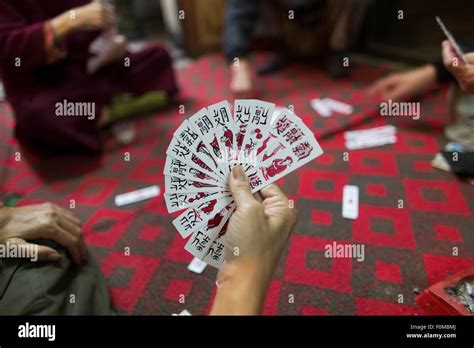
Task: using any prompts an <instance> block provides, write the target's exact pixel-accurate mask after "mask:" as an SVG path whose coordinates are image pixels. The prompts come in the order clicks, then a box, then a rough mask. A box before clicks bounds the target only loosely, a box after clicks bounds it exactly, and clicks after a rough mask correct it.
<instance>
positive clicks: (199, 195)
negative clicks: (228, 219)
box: [164, 192, 226, 213]
mask: <svg viewBox="0 0 474 348" xmlns="http://www.w3.org/2000/svg"><path fill="white" fill-rule="evenodd" d="M225 195H226V194H225V193H224V192H189V193H173V194H167V193H165V195H164V196H165V202H166V208H167V209H168V213H174V212H177V211H180V210H183V209H187V208H190V207H194V206H196V205H199V204H201V203H206V202H209V201H211V200H213V199H217V198H220V197H224V196H225Z"/></svg>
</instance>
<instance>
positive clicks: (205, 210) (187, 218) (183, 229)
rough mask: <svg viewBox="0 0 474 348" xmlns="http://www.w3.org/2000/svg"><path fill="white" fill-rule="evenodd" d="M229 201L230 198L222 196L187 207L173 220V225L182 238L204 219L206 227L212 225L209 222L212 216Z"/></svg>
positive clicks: (230, 200) (194, 229) (197, 226)
mask: <svg viewBox="0 0 474 348" xmlns="http://www.w3.org/2000/svg"><path fill="white" fill-rule="evenodd" d="M231 202H232V198H230V197H222V198H219V199H214V200H211V201H209V202H205V203H201V204H200V205H197V206H195V207H191V208H188V209H186V210H185V211H184V212H183V213H181V215H179V216H178V217H177V218H176V219H174V220H173V225H174V227H175V228H176V229H177V230H178V232H179V234H180V235H181V236H182V237H183V238H186V237H188V236H189V235H190V234H192V233H193V232H194V231H196V230H197V229H198V228H199V227H200V226H201V225H202V224H203V223H205V222H206V221H207V225H208V227H214V226H213V225H212V224H211V222H212V221H214V220H213V217H214V216H216V215H217V214H218V213H219V212H220V211H221V210H223V209H224V208H225V207H226V206H227V205H229V204H230V203H231ZM217 219H218V218H217Z"/></svg>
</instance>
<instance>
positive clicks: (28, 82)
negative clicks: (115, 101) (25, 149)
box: [0, 0, 177, 153]
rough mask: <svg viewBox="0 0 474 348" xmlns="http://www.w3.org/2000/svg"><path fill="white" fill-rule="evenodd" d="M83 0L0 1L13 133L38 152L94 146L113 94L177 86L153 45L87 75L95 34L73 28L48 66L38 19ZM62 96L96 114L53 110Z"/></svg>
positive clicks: (1, 71)
mask: <svg viewBox="0 0 474 348" xmlns="http://www.w3.org/2000/svg"><path fill="white" fill-rule="evenodd" d="M88 2H89V1H87V0H68V1H64V0H39V1H38V0H0V77H1V78H2V80H3V84H4V86H5V91H6V95H7V99H8V101H9V102H10V103H11V105H12V107H13V109H14V112H15V117H16V127H15V133H16V136H17V137H18V138H19V139H20V140H21V141H23V142H25V143H26V144H27V145H30V146H33V147H34V148H35V149H36V150H41V152H47V153H51V152H64V151H65V150H66V151H70V150H86V151H89V152H99V151H100V150H101V148H102V142H101V140H100V136H99V131H98V129H97V125H96V122H97V119H98V118H99V115H100V114H101V112H102V108H103V107H104V106H105V105H107V104H108V103H110V100H111V98H112V96H113V95H116V94H120V93H132V94H141V93H145V92H148V91H152V90H164V91H167V92H169V93H170V94H174V93H175V92H176V91H177V86H176V82H175V78H174V74H173V70H172V66H171V61H170V58H169V55H168V53H167V52H166V50H165V49H164V48H162V47H160V46H153V47H149V48H147V49H146V50H144V51H142V52H138V53H134V54H129V56H128V57H129V58H130V63H131V65H130V67H125V66H124V64H123V62H118V63H115V64H111V65H109V66H107V67H106V68H104V69H102V70H100V71H99V72H98V73H96V74H94V75H92V76H90V75H88V74H87V73H86V63H87V60H88V59H89V58H90V54H89V53H88V49H89V45H90V43H91V42H92V41H93V40H94V38H95V37H97V35H98V33H97V32H95V33H91V32H75V33H72V34H71V35H69V37H68V38H67V40H66V42H65V45H66V48H67V52H68V55H67V57H66V58H65V59H62V60H60V61H58V62H55V63H53V64H48V62H47V57H46V50H45V37H44V36H45V35H44V23H45V21H47V20H49V19H51V18H53V17H55V16H57V15H59V14H61V13H63V12H65V11H68V10H70V9H71V8H75V7H78V6H82V5H85V4H87V3H88ZM18 58H19V60H18ZM18 62H19V63H20V66H16V63H18ZM64 100H67V101H68V102H81V103H82V102H90V103H95V104H94V105H95V112H96V117H95V119H94V120H90V119H87V117H58V116H56V114H55V105H56V103H58V102H63V101H64Z"/></svg>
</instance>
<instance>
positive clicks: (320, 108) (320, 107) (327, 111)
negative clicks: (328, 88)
mask: <svg viewBox="0 0 474 348" xmlns="http://www.w3.org/2000/svg"><path fill="white" fill-rule="evenodd" d="M310 104H311V107H312V108H313V110H314V111H316V112H317V113H318V114H319V115H320V116H322V117H330V116H332V111H331V108H330V107H329V106H328V105H327V104H326V103H325V102H324V101H323V100H321V99H317V98H316V99H313V100H311V101H310Z"/></svg>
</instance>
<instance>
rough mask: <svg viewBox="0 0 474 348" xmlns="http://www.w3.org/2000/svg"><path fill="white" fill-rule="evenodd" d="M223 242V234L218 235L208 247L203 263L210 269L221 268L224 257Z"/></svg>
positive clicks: (224, 238) (224, 237)
mask: <svg viewBox="0 0 474 348" xmlns="http://www.w3.org/2000/svg"><path fill="white" fill-rule="evenodd" d="M225 240H226V235H225V234H223V235H221V234H219V236H217V238H216V239H215V240H214V242H213V243H212V245H211V246H210V247H209V250H208V251H207V254H206V256H205V257H204V262H206V263H207V264H209V265H211V266H212V267H215V268H221V266H222V264H223V263H224V257H225Z"/></svg>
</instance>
